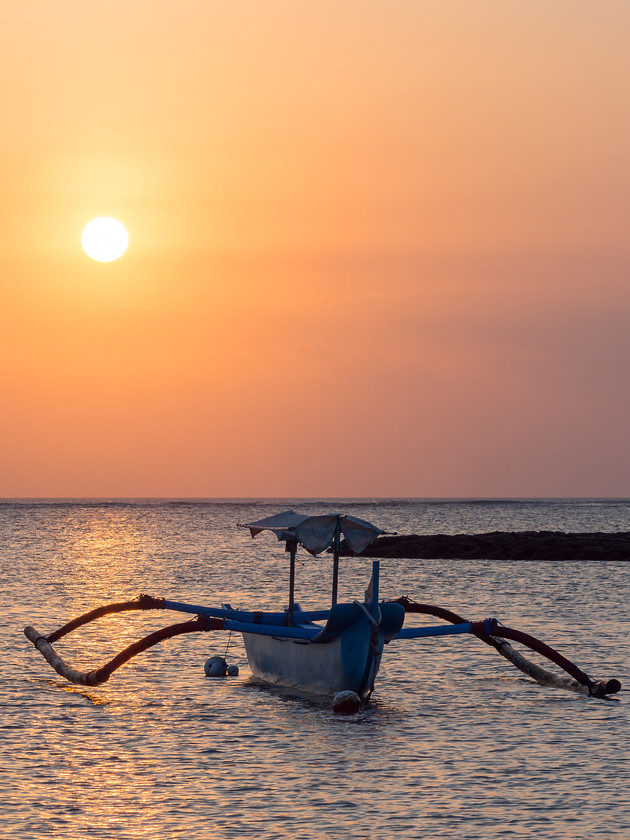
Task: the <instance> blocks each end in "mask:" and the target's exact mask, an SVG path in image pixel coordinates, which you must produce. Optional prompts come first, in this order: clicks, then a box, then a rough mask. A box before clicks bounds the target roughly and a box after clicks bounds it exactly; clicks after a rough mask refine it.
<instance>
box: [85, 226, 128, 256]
mask: <svg viewBox="0 0 630 840" xmlns="http://www.w3.org/2000/svg"><path fill="white" fill-rule="evenodd" d="M81 244H82V245H83V250H84V251H85V253H86V254H87V255H88V257H91V258H92V259H93V260H97V261H98V262H112V261H113V260H117V259H118V258H119V257H122V255H123V254H124V253H125V251H126V250H127V246H128V245H129V234H128V233H127V229H126V228H125V226H124V225H123V223H122V222H119V221H118V219H112V218H110V217H109V216H101V217H100V218H98V219H92V221H91V222H89V223H88V224H87V225H86V226H85V228H84V229H83V234H82V235H81Z"/></svg>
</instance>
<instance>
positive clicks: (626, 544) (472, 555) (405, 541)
mask: <svg viewBox="0 0 630 840" xmlns="http://www.w3.org/2000/svg"><path fill="white" fill-rule="evenodd" d="M341 553H342V554H345V555H346V556H347V555H349V554H351V552H350V551H349V550H348V549H345V550H344V546H343V545H342V551H341ZM361 556H363V557H374V558H378V557H382V558H387V557H400V558H402V557H406V558H409V559H443V560H457V559H459V560H477V559H478V560H481V559H484V560H554V561H557V562H559V561H563V560H630V532H620V533H591V534H576V533H570V534H567V533H565V532H563V531H515V532H510V531H493V532H491V533H486V534H425V535H421V536H419V535H417V534H411V535H409V536H389V537H379V538H378V539H377V540H375V541H374V542H373V543H372V544H371V545H370V546H368V548H367V549H366V550H365V551H364V552H363V553H362V555H361Z"/></svg>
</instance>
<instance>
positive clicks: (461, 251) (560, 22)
mask: <svg viewBox="0 0 630 840" xmlns="http://www.w3.org/2000/svg"><path fill="white" fill-rule="evenodd" d="M628 44H630V3H628V2H627V0H617V1H615V0H605V2H602V3H594V2H590V0H589V2H582V0H522V2H519V0H514V2H512V1H511V0H475V2H471V1H470V0H434V2H429V0H388V2H371V1H370V0H335V2H328V0H284V2H281V1H280V0H259V2H253V1H252V0H239V2H225V0H223V2H214V0H179V2H177V3H175V2H172V0H168V2H167V1H166V0H142V1H141V0H124V2H122V0H106V2H100V0H90V2H86V0H58V2H54V3H53V2H50V0H20V2H5V0H3V1H2V2H0V66H1V68H2V84H1V85H0V113H1V115H2V131H1V132H0V184H1V190H0V236H1V240H0V349H1V353H0V382H1V391H0V399H1V401H2V402H1V406H0V495H2V496H10V497H21V496H291V495H300V496H328V497H329V496H564V495H570V496H630V454H629V444H628V436H629V429H630V397H629V389H628V379H629V370H630V364H629V362H630V328H629V324H630V318H629V315H630V282H629V280H630V278H629V268H630V236H629V225H630V50H629V49H628ZM102 215H109V216H113V217H115V218H118V219H120V220H121V221H122V222H123V223H124V224H125V225H126V227H127V229H128V231H129V236H130V245H129V249H128V251H127V253H126V254H125V255H124V256H123V257H122V258H121V259H120V260H118V261H116V262H113V263H105V264H104V263H97V262H94V261H92V260H90V259H89V257H87V256H86V255H85V254H84V253H83V251H82V249H81V244H80V237H81V231H82V229H83V227H84V225H85V224H86V223H87V222H88V221H89V220H90V219H92V218H93V217H95V216H102Z"/></svg>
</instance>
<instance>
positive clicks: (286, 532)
mask: <svg viewBox="0 0 630 840" xmlns="http://www.w3.org/2000/svg"><path fill="white" fill-rule="evenodd" d="M241 527H243V528H249V531H250V533H251V535H252V537H255V536H256V535H257V534H260V533H261V531H273V532H274V534H275V535H276V536H277V537H278V539H279V540H281V541H291V540H295V541H297V542H298V543H299V544H300V545H302V546H304V548H305V549H306V550H307V551H309V552H310V553H311V554H313V555H316V554H319V553H320V552H322V551H325V550H326V549H327V548H330V546H331V545H333V543H334V542H335V535H336V534H337V538H338V537H339V535H343V536H344V537H345V540H346V543H347V545H348V548H350V549H351V551H354V553H355V554H360V553H361V552H362V551H363V550H364V549H365V548H367V546H368V545H369V544H370V543H371V542H373V541H374V540H375V539H376V538H377V537H378V536H379V534H383V533H384V531H381V529H380V528H377V527H376V525H372V523H371V522H366V520H365V519H359V518H358V517H356V516H346V515H345V514H342V513H331V514H328V515H325V516H304V515H303V514H301V513H295V511H292V510H285V511H284V512H283V513H276V514H274V516H268V517H266V518H265V519H259V520H258V521H257V522H249V523H247V524H243V525H242V526H241Z"/></svg>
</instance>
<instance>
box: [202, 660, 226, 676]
mask: <svg viewBox="0 0 630 840" xmlns="http://www.w3.org/2000/svg"><path fill="white" fill-rule="evenodd" d="M227 669H228V667H227V662H226V661H225V659H224V658H223V657H222V656H211V657H210V659H206V664H205V665H204V666H203V670H204V671H205V672H206V677H224V676H225V675H226V673H227Z"/></svg>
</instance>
